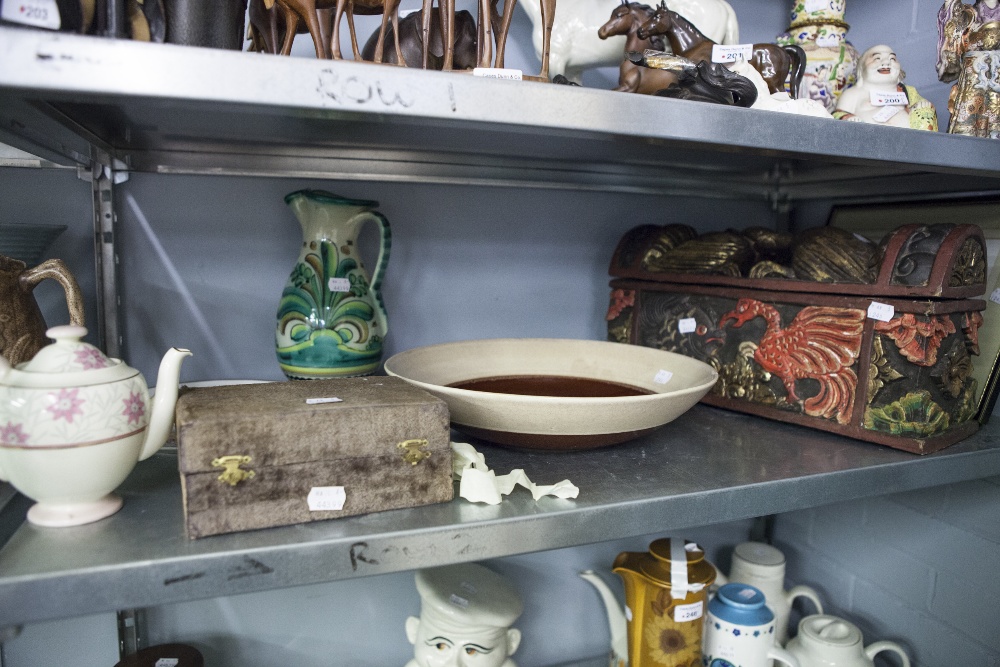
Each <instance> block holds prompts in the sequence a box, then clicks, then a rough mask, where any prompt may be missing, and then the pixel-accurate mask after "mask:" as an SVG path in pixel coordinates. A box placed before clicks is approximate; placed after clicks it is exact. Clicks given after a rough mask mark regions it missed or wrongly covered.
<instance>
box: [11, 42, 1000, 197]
mask: <svg viewBox="0 0 1000 667" xmlns="http://www.w3.org/2000/svg"><path fill="white" fill-rule="evenodd" d="M0 142H4V143H7V144H10V145H12V146H14V147H16V148H19V149H21V150H24V151H27V152H28V153H30V154H32V155H35V156H38V157H39V158H41V159H42V160H47V161H50V162H52V163H55V164H62V165H84V166H87V165H89V163H90V161H91V157H92V151H94V150H95V149H98V150H101V151H103V152H105V153H108V154H110V155H111V156H113V157H114V158H117V159H119V160H121V162H122V163H123V164H124V165H126V167H125V168H127V169H130V170H138V171H144V172H159V173H190V174H228V175H251V176H284V177H296V178H302V177H321V178H336V179H352V180H353V179H360V180H366V181H373V180H392V181H412V182H421V183H461V184H468V185H475V186H483V185H491V186H493V185H497V186H514V187H544V188H568V189H583V190H597V191H611V192H638V193H652V194H685V195H696V196H702V197H726V198H740V199H748V198H758V199H765V200H773V201H776V202H793V201H798V200H807V199H834V200H847V199H850V200H853V201H870V200H882V199H900V198H913V197H917V196H919V197H928V196H943V195H954V194H956V193H982V192H992V191H997V190H1000V150H997V144H996V143H995V142H993V141H990V140H988V139H977V138H970V137H959V136H953V135H948V134H945V133H931V132H918V131H914V130H907V129H899V128H891V127H881V126H875V125H872V124H865V123H844V122H835V121H832V120H826V119H821V118H820V119H817V118H811V117H804V116H796V115H790V114H782V113H776V112H769V111H762V110H752V109H741V108H732V107H723V106H720V105H715V104H706V103H699V102H690V101H684V100H672V99H666V98H661V97H653V96H646V95H634V94H625V93H616V92H613V91H608V90H596V89H587V88H580V87H573V86H560V85H556V84H546V83H538V82H530V81H524V82H516V81H498V80H492V79H482V78H477V77H473V76H472V75H470V74H466V73H441V72H426V71H422V70H410V69H406V68H399V67H391V66H386V65H372V64H368V63H358V62H353V61H336V62H331V61H317V60H313V59H305V58H281V57H274V56H265V55H261V54H253V53H240V52H233V51H223V50H215V49H202V48H193V47H184V46H175V45H169V44H148V43H139V42H133V41H128V40H109V39H101V38H95V37H86V36H78V35H67V34H58V33H51V32H46V31H36V30H30V29H22V28H17V27H0Z"/></svg>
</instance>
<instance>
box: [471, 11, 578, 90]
mask: <svg viewBox="0 0 1000 667" xmlns="http://www.w3.org/2000/svg"><path fill="white" fill-rule="evenodd" d="M571 1H573V0H571ZM484 2H486V0H479V16H480V23H481V25H480V28H479V35H480V41H483V32H484V31H483V24H485V25H490V24H492V25H493V26H494V29H495V30H496V25H497V23H499V24H500V28H499V30H496V36H497V41H496V44H497V56H496V66H497V67H503V60H504V49H505V47H506V45H507V32H508V31H509V30H510V22H511V20H512V19H513V18H514V6H515V5H516V4H517V0H504V3H503V16H502V17H501V16H500V15H499V13H498V12H497V4H499V2H500V0H489V3H490V11H489V23H487V22H486V20H485V18H484V17H483V14H484V12H483V3H484ZM529 2H530V0H529ZM538 6H539V7H540V8H541V11H542V55H541V61H542V70H541V72H539V74H538V76H539V77H541V78H543V79H548V78H549V56H550V53H551V50H552V23H553V22H554V21H555V18H556V0H539V3H538ZM486 37H487V39H486V42H487V44H489V43H490V42H489V39H488V38H489V32H486ZM480 49H482V45H480Z"/></svg>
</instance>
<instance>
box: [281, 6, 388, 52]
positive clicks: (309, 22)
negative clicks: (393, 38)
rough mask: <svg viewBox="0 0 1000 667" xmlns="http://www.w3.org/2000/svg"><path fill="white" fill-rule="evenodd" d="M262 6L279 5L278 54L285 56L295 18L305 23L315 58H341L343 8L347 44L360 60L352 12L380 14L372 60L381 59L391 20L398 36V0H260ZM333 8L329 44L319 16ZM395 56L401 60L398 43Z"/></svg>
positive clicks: (296, 26)
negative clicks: (280, 37) (348, 33)
mask: <svg viewBox="0 0 1000 667" xmlns="http://www.w3.org/2000/svg"><path fill="white" fill-rule="evenodd" d="M263 1H264V6H265V7H266V8H267V9H271V8H272V7H273V6H274V5H275V3H277V5H278V7H280V8H281V11H282V15H283V16H284V19H285V40H284V43H283V44H282V47H281V55H285V56H287V55H288V54H290V53H291V51H292V41H293V40H294V39H295V33H296V30H297V29H298V25H299V21H300V20H301V21H302V22H303V23H305V24H306V27H307V28H308V30H309V35H310V36H311V37H312V40H313V45H314V46H315V47H316V57H317V58H322V59H328V58H330V57H331V55H332V57H334V58H337V59H339V58H341V53H340V18H341V17H342V16H343V14H344V11H345V10H346V11H347V22H348V25H349V27H350V31H351V46H352V47H353V49H354V57H355V58H358V59H360V58H361V52H360V49H358V42H357V37H356V35H355V32H354V14H355V13H357V14H368V15H377V14H381V15H382V27H381V30H380V37H379V43H378V46H377V47H376V49H375V59H376V62H381V60H382V53H383V50H384V42H385V39H384V36H385V34H386V29H387V27H388V22H389V20H390V19H391V20H392V22H393V27H395V28H396V35H399V29H398V27H399V26H398V13H397V10H398V9H399V3H400V0H263ZM324 9H327V10H328V9H335V12H334V19H333V30H332V33H330V39H329V42H330V46H327V39H325V37H324V30H323V23H324V22H323V21H322V20H321V19H320V10H324ZM396 55H397V56H399V60H400V61H402V54H401V53H400V50H399V43H398V41H397V43H396Z"/></svg>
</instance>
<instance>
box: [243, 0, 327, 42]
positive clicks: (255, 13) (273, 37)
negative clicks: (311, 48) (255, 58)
mask: <svg viewBox="0 0 1000 667" xmlns="http://www.w3.org/2000/svg"><path fill="white" fill-rule="evenodd" d="M316 11H317V13H318V14H319V27H320V32H321V34H322V38H323V45H324V50H325V51H326V52H327V53H329V52H330V39H331V34H330V31H331V29H332V27H333V9H332V8H330V9H317V10H316ZM247 15H248V18H249V25H248V26H247V39H248V40H249V41H250V47H249V50H250V51H256V52H257V53H272V54H278V53H281V51H282V48H283V47H284V37H285V15H284V13H283V12H282V11H281V9H280V8H279V7H277V6H274V5H272V6H271V8H270V9H269V8H267V7H266V6H265V5H264V0H250V5H249V9H248V11H247ZM305 32H308V30H307V29H306V26H305V25H304V24H303V23H302V22H298V25H297V27H296V30H295V33H296V34H297V35H301V34H303V33H305Z"/></svg>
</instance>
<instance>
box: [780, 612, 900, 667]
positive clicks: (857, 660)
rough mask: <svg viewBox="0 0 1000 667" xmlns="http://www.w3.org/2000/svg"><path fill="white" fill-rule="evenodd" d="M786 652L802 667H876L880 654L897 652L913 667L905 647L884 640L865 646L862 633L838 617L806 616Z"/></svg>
mask: <svg viewBox="0 0 1000 667" xmlns="http://www.w3.org/2000/svg"><path fill="white" fill-rule="evenodd" d="M785 649H786V650H787V651H788V652H789V653H791V654H792V655H794V656H795V657H796V658H798V660H799V664H800V666H801V667H874V665H875V662H874V657H875V654H876V653H881V652H882V651H894V652H895V653H897V654H898V655H899V657H900V658H901V659H902V661H903V667H910V659H909V658H908V657H907V656H906V653H905V652H904V651H903V647H901V646H900V645H899V644H897V643H895V642H889V641H881V642H875V643H873V644H869V645H868V646H865V645H864V637H863V636H862V634H861V630H859V629H858V627H857V626H856V625H854V624H853V623H849V622H848V621H845V620H844V619H842V618H837V617H836V616H829V615H822V614H817V615H815V616H806V617H805V618H803V619H802V621H801V622H800V623H799V634H798V635H796V636H795V637H794V638H793V639H792V640H791V641H789V642H788V645H787V646H786V647H785Z"/></svg>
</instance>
